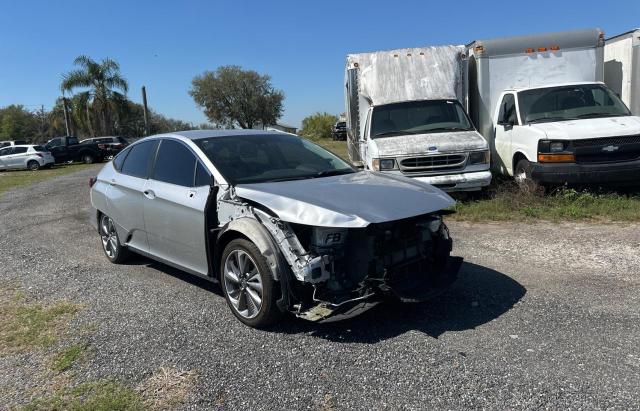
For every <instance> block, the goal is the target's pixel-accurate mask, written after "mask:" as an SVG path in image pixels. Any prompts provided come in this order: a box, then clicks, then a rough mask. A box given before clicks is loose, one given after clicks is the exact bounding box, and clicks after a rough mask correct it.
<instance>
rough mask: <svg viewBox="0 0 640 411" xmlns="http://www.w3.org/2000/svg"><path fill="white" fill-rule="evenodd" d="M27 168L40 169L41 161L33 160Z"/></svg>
mask: <svg viewBox="0 0 640 411" xmlns="http://www.w3.org/2000/svg"><path fill="white" fill-rule="evenodd" d="M27 168H28V169H29V170H31V171H36V170H38V169H40V163H38V162H37V161H36V160H31V161H29V162H28V163H27Z"/></svg>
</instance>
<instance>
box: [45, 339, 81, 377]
mask: <svg viewBox="0 0 640 411" xmlns="http://www.w3.org/2000/svg"><path fill="white" fill-rule="evenodd" d="M86 349H87V345H86V344H74V345H71V346H69V347H67V348H65V349H63V350H62V351H60V352H59V353H57V354H56V355H55V356H54V357H53V360H52V361H51V369H52V370H54V371H58V372H62V371H65V370H68V369H69V368H71V366H72V365H73V363H75V362H76V360H77V359H78V358H80V356H82V354H84V352H85V351H86Z"/></svg>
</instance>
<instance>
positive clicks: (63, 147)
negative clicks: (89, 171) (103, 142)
mask: <svg viewBox="0 0 640 411" xmlns="http://www.w3.org/2000/svg"><path fill="white" fill-rule="evenodd" d="M45 147H46V149H47V150H49V151H51V154H52V155H53V157H54V158H55V160H56V163H64V162H70V161H81V162H83V163H86V164H92V163H95V162H102V161H104V159H105V158H106V157H107V156H108V151H107V150H106V149H101V148H100V147H99V146H98V143H93V142H87V143H84V144H80V143H79V142H78V138H77V137H69V136H67V137H56V138H52V139H51V140H49V141H47V143H46V144H45Z"/></svg>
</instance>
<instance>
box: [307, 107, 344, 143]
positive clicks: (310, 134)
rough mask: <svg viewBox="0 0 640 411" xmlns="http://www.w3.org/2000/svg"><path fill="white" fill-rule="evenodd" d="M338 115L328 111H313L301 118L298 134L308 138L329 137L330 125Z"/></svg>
mask: <svg viewBox="0 0 640 411" xmlns="http://www.w3.org/2000/svg"><path fill="white" fill-rule="evenodd" d="M337 121H338V117H337V116H334V115H333V114H329V113H315V114H312V115H310V116H307V117H305V118H304V120H302V128H301V129H300V135H301V136H304V137H307V138H310V139H320V138H331V126H333V125H334V124H335V123H336V122H337Z"/></svg>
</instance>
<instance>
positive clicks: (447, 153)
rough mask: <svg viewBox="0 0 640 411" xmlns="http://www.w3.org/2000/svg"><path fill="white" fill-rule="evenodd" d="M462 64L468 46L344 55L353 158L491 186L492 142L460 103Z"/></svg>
mask: <svg viewBox="0 0 640 411" xmlns="http://www.w3.org/2000/svg"><path fill="white" fill-rule="evenodd" d="M465 71H466V50H465V47H464V46H438V47H422V48H410V49H399V50H390V51H380V52H374V53H361V54H350V55H349V56H347V65H346V69H345V82H344V87H345V104H346V117H347V147H348V152H349V159H350V161H351V162H352V163H353V164H354V165H357V166H361V167H363V168H365V169H367V170H374V171H380V172H384V173H389V174H396V175H404V176H407V177H413V178H415V179H417V180H420V181H423V182H426V183H429V184H432V185H434V186H436V187H439V188H441V189H443V190H445V191H475V190H480V189H482V188H483V187H486V186H488V185H489V183H490V182H491V171H490V170H489V162H490V156H489V146H488V144H487V141H486V140H485V139H484V138H483V137H482V136H481V135H480V134H479V133H478V132H477V131H476V129H475V127H474V126H473V124H472V123H471V121H470V119H469V117H468V116H467V114H466V113H465V111H464V108H463V105H462V104H461V102H463V101H465V92H466V86H465V79H464V74H465Z"/></svg>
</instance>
